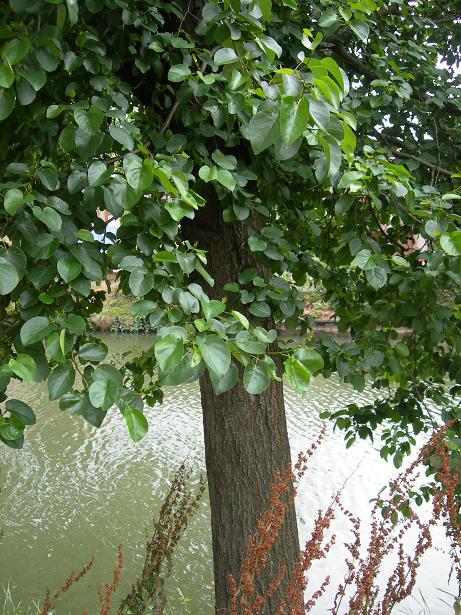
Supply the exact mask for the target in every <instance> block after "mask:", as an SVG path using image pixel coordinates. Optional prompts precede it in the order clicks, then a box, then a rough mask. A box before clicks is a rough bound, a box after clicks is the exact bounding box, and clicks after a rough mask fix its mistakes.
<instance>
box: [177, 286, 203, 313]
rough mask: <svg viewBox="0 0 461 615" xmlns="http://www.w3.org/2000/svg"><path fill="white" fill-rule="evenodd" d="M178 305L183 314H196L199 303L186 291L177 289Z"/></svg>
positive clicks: (198, 310) (198, 309)
mask: <svg viewBox="0 0 461 615" xmlns="http://www.w3.org/2000/svg"><path fill="white" fill-rule="evenodd" d="M179 305H180V306H181V308H182V311H183V312H184V314H198V313H199V312H200V304H199V302H198V300H197V298H196V297H194V295H192V294H191V293H189V292H188V291H184V290H181V291H179Z"/></svg>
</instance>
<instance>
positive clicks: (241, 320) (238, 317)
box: [231, 310, 250, 329]
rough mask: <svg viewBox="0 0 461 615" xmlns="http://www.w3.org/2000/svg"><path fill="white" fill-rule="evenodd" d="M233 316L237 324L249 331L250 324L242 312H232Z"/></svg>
mask: <svg viewBox="0 0 461 615" xmlns="http://www.w3.org/2000/svg"><path fill="white" fill-rule="evenodd" d="M231 314H232V316H233V317H234V318H235V319H236V320H237V322H239V323H240V324H241V325H242V327H244V328H245V329H249V327H250V323H249V321H248V318H247V317H246V316H244V315H243V314H241V313H240V312H237V310H232V312H231Z"/></svg>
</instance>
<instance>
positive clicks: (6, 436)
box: [0, 421, 24, 448]
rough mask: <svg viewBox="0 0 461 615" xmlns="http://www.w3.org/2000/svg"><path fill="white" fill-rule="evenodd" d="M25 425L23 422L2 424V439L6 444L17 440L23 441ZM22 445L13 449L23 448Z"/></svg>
mask: <svg viewBox="0 0 461 615" xmlns="http://www.w3.org/2000/svg"><path fill="white" fill-rule="evenodd" d="M23 429H24V427H23V425H22V423H21V422H17V421H16V422H13V421H11V422H8V423H0V439H1V440H2V442H5V444H7V443H9V442H13V441H15V440H19V441H20V440H21V438H22V437H23V434H22V432H23ZM21 447H22V443H21V444H20V445H19V446H17V447H16V446H14V447H13V448H21Z"/></svg>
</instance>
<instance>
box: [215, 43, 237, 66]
mask: <svg viewBox="0 0 461 615" xmlns="http://www.w3.org/2000/svg"><path fill="white" fill-rule="evenodd" d="M238 59H239V57H238V55H237V54H236V52H235V50H234V49H232V47H222V48H221V49H218V51H217V52H216V53H215V54H214V62H215V64H217V65H218V66H222V65H223V64H233V63H234V62H237V61H238Z"/></svg>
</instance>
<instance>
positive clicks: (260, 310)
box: [250, 301, 271, 318]
mask: <svg viewBox="0 0 461 615" xmlns="http://www.w3.org/2000/svg"><path fill="white" fill-rule="evenodd" d="M250 313H251V314H253V316H258V317H259V318H267V317H269V316H270V315H271V308H270V306H269V304H267V303H266V302H265V301H255V302H254V303H252V304H251V305H250Z"/></svg>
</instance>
